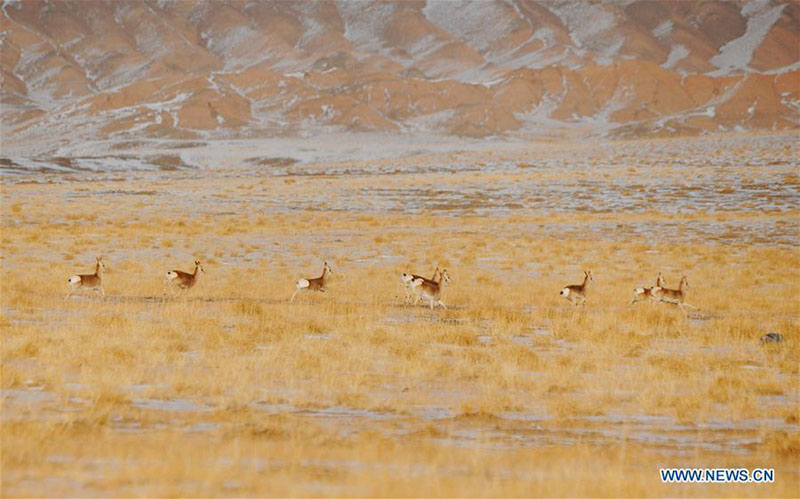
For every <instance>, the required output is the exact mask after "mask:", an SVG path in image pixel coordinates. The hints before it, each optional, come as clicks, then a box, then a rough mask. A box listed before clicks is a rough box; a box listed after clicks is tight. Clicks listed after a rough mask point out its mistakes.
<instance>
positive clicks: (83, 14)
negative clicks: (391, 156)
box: [0, 0, 800, 141]
mask: <svg viewBox="0 0 800 499" xmlns="http://www.w3.org/2000/svg"><path fill="white" fill-rule="evenodd" d="M799 52H800V4H799V3H797V2H792V1H783V0H748V1H736V0H730V1H719V2H714V1H708V2H687V1H669V0H666V1H651V0H606V1H588V0H586V1H544V0H543V1H534V0H502V1H501V0H498V1H483V0H474V1H458V2H445V1H433V0H429V1H427V2H426V1H397V2H386V1H378V2H356V1H340V2H329V1H316V2H313V1H310V2H260V1H258V2H257V1H243V0H216V1H196V0H144V1H117V0H108V1H100V0H97V1H92V2H86V1H80V0H76V1H57V0H24V1H13V0H11V1H9V0H4V1H3V4H2V20H1V21H0V55H1V56H2V58H1V59H2V61H1V62H2V64H1V65H0V77H1V78H2V82H1V89H2V93H0V100H1V102H2V109H1V110H0V116H1V118H2V136H3V139H4V140H5V141H8V140H16V141H30V140H36V139H37V138H40V137H51V138H52V137H61V138H63V139H64V140H72V141H75V140H78V139H88V138H94V139H107V138H111V139H129V138H136V137H148V138H204V137H208V138H215V137H218V138H246V137H262V136H289V135H296V134H305V133H309V132H313V131H315V130H316V131H319V130H342V131H349V130H353V131H396V132H423V133H436V134H453V135H458V136H473V137H482V136H492V135H501V134H510V135H518V136H528V135H536V134H539V133H553V131H557V130H580V131H585V132H586V133H596V134H612V135H616V136H634V135H642V134H648V135H649V134H664V135H668V134H678V133H700V132H707V131H709V132H710V131H725V130H738V129H793V128H797V126H798V123H800V116H799V115H798V109H800V53H799Z"/></svg>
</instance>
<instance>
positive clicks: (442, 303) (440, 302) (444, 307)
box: [436, 300, 447, 310]
mask: <svg viewBox="0 0 800 499" xmlns="http://www.w3.org/2000/svg"><path fill="white" fill-rule="evenodd" d="M436 303H437V304H439V305H441V306H442V308H443V309H445V310H447V305H445V304H444V302H443V301H442V300H439V301H438V302H436Z"/></svg>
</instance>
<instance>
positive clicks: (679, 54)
mask: <svg viewBox="0 0 800 499" xmlns="http://www.w3.org/2000/svg"><path fill="white" fill-rule="evenodd" d="M687 55H689V49H687V48H686V47H684V46H683V45H673V46H672V50H670V51H669V56H667V60H666V62H664V64H662V65H661V67H663V68H667V69H672V67H673V66H675V64H677V63H678V61H680V60H681V59H683V58H684V57H686V56H687Z"/></svg>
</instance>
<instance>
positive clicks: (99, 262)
mask: <svg viewBox="0 0 800 499" xmlns="http://www.w3.org/2000/svg"><path fill="white" fill-rule="evenodd" d="M94 261H95V264H96V271H97V274H98V275H99V274H102V273H103V272H105V270H106V263H105V262H104V261H103V257H102V256H98V257H96V258H95V259H94Z"/></svg>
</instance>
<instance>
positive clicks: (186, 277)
mask: <svg viewBox="0 0 800 499" xmlns="http://www.w3.org/2000/svg"><path fill="white" fill-rule="evenodd" d="M105 268H106V265H105V263H104V262H103V258H102V257H99V256H98V257H97V258H96V259H95V268H94V274H75V275H73V276H70V277H69V279H68V280H67V282H68V283H69V293H67V296H66V297H65V299H66V298H69V297H70V296H72V294H73V293H74V292H75V291H78V290H79V289H88V290H94V291H97V292H99V293H100V294H101V295H102V296H105V291H104V290H103V271H104V270H105ZM201 273H205V269H203V266H202V265H201V264H200V261H198V260H195V262H194V272H191V273H190V272H184V271H182V270H170V271H168V272H167V275H166V278H165V281H164V282H165V284H167V285H170V286H172V288H171V289H172V292H173V293H174V292H175V290H182V291H184V292H186V291H188V290H189V289H190V288H192V287H193V286H194V285H195V284H196V283H197V279H198V278H199V277H200V274H201ZM331 274H333V270H332V269H331V267H330V265H328V262H324V263H323V265H322V275H320V276H319V277H313V278H303V279H298V280H297V282H296V283H295V290H294V293H293V294H292V297H291V298H290V299H289V302H290V303H291V302H293V301H294V299H295V297H296V296H297V293H299V292H301V291H318V292H322V293H324V292H325V291H326V289H327V288H326V286H327V283H328V278H329V277H330V276H331ZM400 278H401V280H402V283H403V285H404V286H405V288H406V303H408V302H410V301H411V300H412V298H413V299H414V300H416V301H417V302H418V301H419V299H420V298H421V299H423V300H426V301H427V302H428V305H429V306H430V308H434V307H435V306H440V307H442V308H445V309H446V308H447V306H446V305H445V304H444V301H443V300H442V294H443V292H444V288H445V286H446V285H447V284H449V283H450V274H448V273H447V269H442V270H439V267H436V269H435V270H434V271H433V275H432V276H431V277H430V279H429V278H427V277H424V276H421V275H418V274H411V273H407V272H403V274H402V275H401V276H400ZM593 280H594V279H593V278H592V271H591V270H587V271H584V273H583V282H582V283H581V284H570V285H569V286H565V287H564V288H563V289H562V290H561V292H560V293H559V294H560V295H561V296H563V297H564V298H566V299H567V300H568V301H569V302H571V303H572V304H574V305H576V306H577V305H585V304H586V298H587V296H588V291H589V283H590V282H592V281H593ZM666 284H667V281H666V280H665V279H664V276H662V275H661V272H659V273H658V277H656V284H655V286H652V287H649V288H647V287H641V288H636V289H634V290H633V300H631V303H630V304H631V305H633V304H634V303H637V302H640V301H646V302H660V303H669V304H672V305H677V306H678V307H680V309H681V310H683V311H684V312H686V308H687V307H688V308H693V309H697V307H695V306H694V305H690V304H688V303H686V301H685V299H686V290H687V289H688V288H689V281H688V280H687V279H686V276H683V277H682V278H681V281H680V284H679V285H678V289H670V288H667V287H666Z"/></svg>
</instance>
